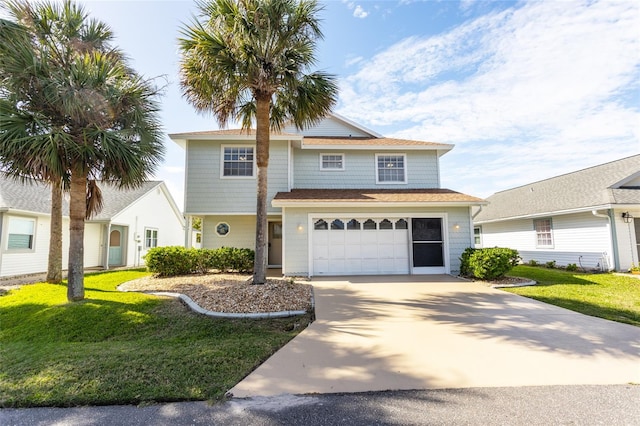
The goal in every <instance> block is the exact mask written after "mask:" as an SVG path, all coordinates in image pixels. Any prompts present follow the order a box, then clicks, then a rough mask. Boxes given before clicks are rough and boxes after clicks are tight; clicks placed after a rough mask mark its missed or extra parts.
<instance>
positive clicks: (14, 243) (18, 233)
mask: <svg viewBox="0 0 640 426" xmlns="http://www.w3.org/2000/svg"><path fill="white" fill-rule="evenodd" d="M35 229H36V220H35V219H30V218H23V217H10V218H9V229H8V232H7V234H8V238H7V250H33V243H34V241H33V240H34V238H33V237H34V235H35Z"/></svg>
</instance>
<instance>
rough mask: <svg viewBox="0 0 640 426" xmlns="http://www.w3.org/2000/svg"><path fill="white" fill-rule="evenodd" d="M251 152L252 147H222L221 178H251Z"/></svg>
mask: <svg viewBox="0 0 640 426" xmlns="http://www.w3.org/2000/svg"><path fill="white" fill-rule="evenodd" d="M253 151H254V147H253V146H223V147H222V177H237V178H251V177H253V169H254V168H255V167H254V163H255V161H254V160H255V157H254V153H253Z"/></svg>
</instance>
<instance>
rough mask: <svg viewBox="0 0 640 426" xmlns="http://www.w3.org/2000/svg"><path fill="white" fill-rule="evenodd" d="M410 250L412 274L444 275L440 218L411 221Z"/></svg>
mask: <svg viewBox="0 0 640 426" xmlns="http://www.w3.org/2000/svg"><path fill="white" fill-rule="evenodd" d="M411 248H412V250H411V253H412V261H413V262H412V266H413V268H412V272H413V273H414V274H444V273H446V268H445V253H444V233H443V229H442V218H439V217H434V218H413V219H411Z"/></svg>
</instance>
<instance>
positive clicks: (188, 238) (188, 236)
mask: <svg viewBox="0 0 640 426" xmlns="http://www.w3.org/2000/svg"><path fill="white" fill-rule="evenodd" d="M185 219H186V221H185V222H186V226H185V228H184V246H185V248H191V247H193V241H192V238H193V236H192V234H193V216H191V215H187V216H186V217H185ZM200 232H202V229H201V230H200Z"/></svg>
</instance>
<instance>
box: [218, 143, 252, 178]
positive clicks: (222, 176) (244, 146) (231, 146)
mask: <svg viewBox="0 0 640 426" xmlns="http://www.w3.org/2000/svg"><path fill="white" fill-rule="evenodd" d="M227 148H251V149H252V150H253V164H252V166H251V176H227V175H225V174H224V163H225V161H224V151H225V149H227ZM255 178H256V146H255V145H251V144H246V145H220V179H255Z"/></svg>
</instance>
